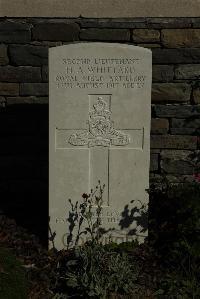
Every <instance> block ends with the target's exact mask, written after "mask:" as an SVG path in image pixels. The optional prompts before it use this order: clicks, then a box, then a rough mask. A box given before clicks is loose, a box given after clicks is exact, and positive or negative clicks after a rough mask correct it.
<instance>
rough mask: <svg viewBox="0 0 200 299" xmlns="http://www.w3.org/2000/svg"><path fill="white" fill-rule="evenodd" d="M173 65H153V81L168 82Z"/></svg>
mask: <svg viewBox="0 0 200 299" xmlns="http://www.w3.org/2000/svg"><path fill="white" fill-rule="evenodd" d="M173 69H174V67H173V65H153V69H152V80H153V82H170V81H173V77H174V71H173Z"/></svg>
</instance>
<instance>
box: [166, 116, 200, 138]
mask: <svg viewBox="0 0 200 299" xmlns="http://www.w3.org/2000/svg"><path fill="white" fill-rule="evenodd" d="M171 133H172V134H183V135H184V134H185V135H190V134H195V135H200V118H187V119H176V118H173V119H172V121H171Z"/></svg>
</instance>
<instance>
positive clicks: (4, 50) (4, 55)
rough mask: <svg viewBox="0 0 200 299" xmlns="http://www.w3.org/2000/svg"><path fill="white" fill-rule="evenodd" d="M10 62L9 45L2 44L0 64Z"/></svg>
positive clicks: (0, 47)
mask: <svg viewBox="0 0 200 299" xmlns="http://www.w3.org/2000/svg"><path fill="white" fill-rule="evenodd" d="M8 63H9V59H8V54H7V46H6V45H3V44H2V45H0V65H6V64H8Z"/></svg>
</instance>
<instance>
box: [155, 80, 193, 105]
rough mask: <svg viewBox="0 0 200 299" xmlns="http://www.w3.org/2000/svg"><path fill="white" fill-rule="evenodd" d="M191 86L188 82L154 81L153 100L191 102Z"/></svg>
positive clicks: (156, 101)
mask: <svg viewBox="0 0 200 299" xmlns="http://www.w3.org/2000/svg"><path fill="white" fill-rule="evenodd" d="M190 95H191V86H190V85H189V84H187V83H154V84H153V85H152V102H153V103H158V102H165V103H171V102H174V103H179V102H189V101H190Z"/></svg>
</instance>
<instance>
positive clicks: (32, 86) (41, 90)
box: [20, 83, 49, 96]
mask: <svg viewBox="0 0 200 299" xmlns="http://www.w3.org/2000/svg"><path fill="white" fill-rule="evenodd" d="M48 94H49V90H48V83H22V84H20V95H22V96H27V95H30V96H47V95H48Z"/></svg>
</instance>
